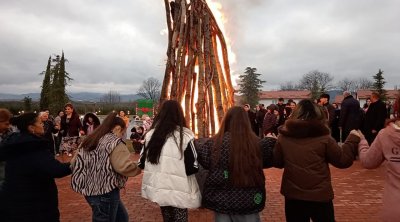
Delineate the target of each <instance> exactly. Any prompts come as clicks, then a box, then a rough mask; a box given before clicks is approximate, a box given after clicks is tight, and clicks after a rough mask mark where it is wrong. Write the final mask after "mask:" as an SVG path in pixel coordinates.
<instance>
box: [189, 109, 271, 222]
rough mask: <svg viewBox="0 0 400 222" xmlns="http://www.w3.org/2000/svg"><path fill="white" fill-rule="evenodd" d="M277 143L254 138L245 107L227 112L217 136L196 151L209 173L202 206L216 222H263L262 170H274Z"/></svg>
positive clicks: (269, 139) (263, 188)
mask: <svg viewBox="0 0 400 222" xmlns="http://www.w3.org/2000/svg"><path fill="white" fill-rule="evenodd" d="M275 141H276V139H274V138H269V137H267V138H264V139H262V140H260V138H259V137H258V136H257V135H256V134H254V132H253V130H252V128H251V125H250V121H249V118H248V115H247V113H246V111H245V110H244V109H243V108H242V107H232V108H231V109H229V110H228V112H227V114H226V115H225V117H224V119H223V120H222V123H221V127H220V129H219V131H218V133H217V134H216V135H215V136H214V137H213V138H211V139H210V140H208V141H207V142H206V143H204V145H202V146H201V147H199V148H198V149H197V152H198V160H199V163H200V164H201V165H202V166H203V167H204V168H205V169H207V170H209V173H208V176H207V178H206V181H205V184H204V192H203V206H204V207H206V208H208V209H211V210H213V211H215V221H246V222H247V221H249V222H250V221H260V216H259V212H260V211H262V210H263V209H264V207H265V199H266V193H265V177H264V173H263V168H266V167H271V166H272V150H273V147H274V144H275Z"/></svg>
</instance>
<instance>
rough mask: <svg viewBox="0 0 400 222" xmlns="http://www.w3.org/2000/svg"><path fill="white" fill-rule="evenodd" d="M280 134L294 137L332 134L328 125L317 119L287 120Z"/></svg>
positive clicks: (280, 129)
mask: <svg viewBox="0 0 400 222" xmlns="http://www.w3.org/2000/svg"><path fill="white" fill-rule="evenodd" d="M279 134H282V135H284V136H288V137H294V138H306V137H319V136H325V135H329V134H330V130H329V128H328V126H327V125H326V124H324V123H322V122H321V121H317V120H299V119H296V120H292V119H289V120H286V122H285V124H284V125H283V126H281V127H280V128H279Z"/></svg>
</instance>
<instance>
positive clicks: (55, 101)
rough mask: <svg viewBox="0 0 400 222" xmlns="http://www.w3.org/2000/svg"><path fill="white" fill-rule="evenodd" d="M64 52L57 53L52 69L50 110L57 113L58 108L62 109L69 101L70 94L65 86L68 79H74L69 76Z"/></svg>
mask: <svg viewBox="0 0 400 222" xmlns="http://www.w3.org/2000/svg"><path fill="white" fill-rule="evenodd" d="M65 61H67V60H66V59H65V58H64V52H62V55H61V57H60V55H57V56H56V58H55V59H53V62H54V63H55V65H54V67H53V69H52V75H53V82H52V86H51V95H52V96H51V104H50V112H52V113H56V112H57V111H58V110H62V109H63V107H64V105H65V104H66V103H67V102H68V101H69V98H68V95H67V93H66V91H65V87H66V86H67V84H68V81H70V80H72V79H71V78H70V77H69V73H68V72H66V71H65Z"/></svg>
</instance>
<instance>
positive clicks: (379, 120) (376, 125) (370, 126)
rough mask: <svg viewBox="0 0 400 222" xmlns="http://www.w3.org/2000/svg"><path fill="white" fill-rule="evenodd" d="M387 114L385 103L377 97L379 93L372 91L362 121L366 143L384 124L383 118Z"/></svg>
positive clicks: (369, 141) (384, 118)
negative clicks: (369, 102)
mask: <svg viewBox="0 0 400 222" xmlns="http://www.w3.org/2000/svg"><path fill="white" fill-rule="evenodd" d="M386 116H387V111H386V105H385V103H384V102H382V101H381V100H380V99H379V94H378V93H376V92H373V93H372V94H371V104H370V105H369V108H368V110H367V113H366V114H365V121H364V130H363V131H364V132H363V133H364V135H365V138H366V139H367V141H368V143H369V144H370V145H371V143H372V142H373V141H374V139H375V137H376V135H378V132H379V130H381V129H382V128H383V127H384V126H385V120H386Z"/></svg>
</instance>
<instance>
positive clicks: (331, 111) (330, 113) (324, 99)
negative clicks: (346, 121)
mask: <svg viewBox="0 0 400 222" xmlns="http://www.w3.org/2000/svg"><path fill="white" fill-rule="evenodd" d="M319 99H320V101H321V103H322V106H323V108H324V109H325V110H326V112H327V113H326V118H327V119H328V122H329V128H331V130H332V122H333V120H334V119H335V107H333V106H332V104H330V103H329V99H330V96H329V94H326V93H323V94H321V96H320V97H319Z"/></svg>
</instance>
